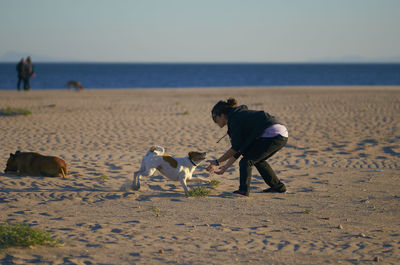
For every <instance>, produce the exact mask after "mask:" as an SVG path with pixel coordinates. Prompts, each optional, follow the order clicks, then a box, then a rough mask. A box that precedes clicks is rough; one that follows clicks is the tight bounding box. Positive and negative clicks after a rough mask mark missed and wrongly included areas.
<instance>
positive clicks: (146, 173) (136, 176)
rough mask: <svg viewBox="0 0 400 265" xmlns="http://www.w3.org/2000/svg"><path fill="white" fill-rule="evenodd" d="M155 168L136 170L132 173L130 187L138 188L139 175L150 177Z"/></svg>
mask: <svg viewBox="0 0 400 265" xmlns="http://www.w3.org/2000/svg"><path fill="white" fill-rule="evenodd" d="M156 170H157V169H156V168H150V169H147V170H144V171H136V172H135V173H134V174H133V184H132V188H133V189H136V190H138V189H140V179H141V177H142V176H143V177H150V176H152V175H153V174H154V172H156Z"/></svg>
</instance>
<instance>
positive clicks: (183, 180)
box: [179, 173, 189, 195]
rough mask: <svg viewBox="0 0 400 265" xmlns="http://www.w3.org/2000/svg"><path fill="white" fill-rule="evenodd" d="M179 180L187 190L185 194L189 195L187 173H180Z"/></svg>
mask: <svg viewBox="0 0 400 265" xmlns="http://www.w3.org/2000/svg"><path fill="white" fill-rule="evenodd" d="M179 181H180V182H181V184H182V187H183V189H184V190H185V194H186V195H187V194H188V193H189V190H188V187H187V185H186V175H185V174H183V173H182V174H180V175H179Z"/></svg>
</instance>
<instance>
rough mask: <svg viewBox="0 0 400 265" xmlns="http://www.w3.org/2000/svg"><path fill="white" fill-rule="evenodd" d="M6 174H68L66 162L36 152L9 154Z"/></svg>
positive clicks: (49, 175) (50, 175) (53, 175)
mask: <svg viewBox="0 0 400 265" xmlns="http://www.w3.org/2000/svg"><path fill="white" fill-rule="evenodd" d="M4 172H5V173H6V174H18V175H32V176H47V177H63V178H65V177H66V176H67V174H68V169H67V164H66V163H65V161H64V160H62V159H61V158H58V157H55V156H44V155H41V154H38V153H31V152H20V151H17V152H15V154H10V158H9V159H8V160H7V166H6V169H5V170H4Z"/></svg>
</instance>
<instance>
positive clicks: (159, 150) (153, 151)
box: [147, 145, 165, 155]
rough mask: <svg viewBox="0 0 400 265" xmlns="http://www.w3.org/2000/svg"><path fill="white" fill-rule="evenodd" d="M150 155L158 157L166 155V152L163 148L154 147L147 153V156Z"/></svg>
mask: <svg viewBox="0 0 400 265" xmlns="http://www.w3.org/2000/svg"><path fill="white" fill-rule="evenodd" d="M150 153H156V154H157V155H162V154H164V153H165V150H164V148H163V147H161V146H158V145H153V146H152V147H150V149H149V151H147V154H150Z"/></svg>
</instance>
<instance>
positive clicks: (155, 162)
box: [132, 145, 210, 193]
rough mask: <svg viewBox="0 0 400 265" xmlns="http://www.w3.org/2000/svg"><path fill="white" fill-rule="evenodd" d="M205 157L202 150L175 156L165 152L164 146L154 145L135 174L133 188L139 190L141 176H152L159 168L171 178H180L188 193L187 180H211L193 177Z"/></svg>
mask: <svg viewBox="0 0 400 265" xmlns="http://www.w3.org/2000/svg"><path fill="white" fill-rule="evenodd" d="M204 159H206V153H200V152H189V153H188V156H186V157H182V158H173V157H172V156H169V155H168V154H166V153H165V151H164V148H163V147H161V146H157V145H154V146H152V147H150V149H149V150H148V152H147V153H146V155H145V156H144V157H143V159H142V164H141V166H140V169H139V171H136V172H135V173H134V174H133V184H132V188H133V189H136V190H138V189H139V188H140V178H141V177H142V176H144V177H150V176H152V175H153V174H154V172H156V170H158V171H159V172H160V173H161V174H162V175H164V176H165V177H167V178H169V179H170V180H175V181H178V180H179V181H180V183H181V184H182V187H183V189H184V190H185V193H188V192H189V190H188V188H187V186H186V182H187V181H201V182H204V183H209V182H210V180H208V179H205V178H202V177H195V178H192V175H193V172H194V170H195V169H196V167H197V165H198V163H200V162H201V161H203V160H204Z"/></svg>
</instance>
